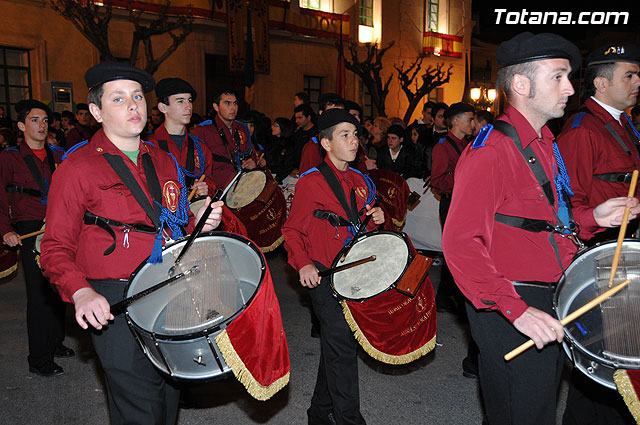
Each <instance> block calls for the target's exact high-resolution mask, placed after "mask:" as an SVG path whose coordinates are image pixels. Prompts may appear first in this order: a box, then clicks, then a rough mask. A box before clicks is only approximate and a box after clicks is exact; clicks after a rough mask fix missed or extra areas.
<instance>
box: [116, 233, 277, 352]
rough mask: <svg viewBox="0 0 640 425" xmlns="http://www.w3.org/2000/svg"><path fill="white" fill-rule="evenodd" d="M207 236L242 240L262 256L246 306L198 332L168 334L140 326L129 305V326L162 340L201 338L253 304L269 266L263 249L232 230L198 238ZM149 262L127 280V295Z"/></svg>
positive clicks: (167, 246) (201, 235) (169, 245)
mask: <svg viewBox="0 0 640 425" xmlns="http://www.w3.org/2000/svg"><path fill="white" fill-rule="evenodd" d="M205 236H227V237H230V238H231V239H237V240H239V241H240V242H243V243H246V244H247V245H248V246H249V248H251V249H253V250H254V251H255V252H256V253H257V254H258V257H259V258H260V270H261V273H260V282H259V284H258V286H257V288H256V291H255V292H254V293H253V294H252V295H251V297H250V298H249V300H247V302H246V304H245V308H243V309H242V310H239V311H237V312H236V313H235V314H233V315H232V316H230V317H228V318H227V319H226V320H224V321H223V322H221V323H218V324H216V325H214V326H211V327H209V328H205V329H202V330H200V331H197V332H190V333H185V334H172V335H166V334H162V333H157V332H151V331H149V330H148V329H145V328H143V327H142V326H140V325H139V324H137V323H136V322H135V320H133V318H132V317H131V316H130V315H129V307H127V308H126V309H125V314H126V316H127V318H128V319H129V320H127V324H128V325H129V327H134V328H135V330H140V331H141V332H142V333H145V334H147V335H150V336H152V337H154V338H155V339H161V340H162V341H188V340H191V339H194V338H199V337H203V336H208V335H212V334H215V333H216V332H218V331H219V330H222V329H225V328H226V327H227V325H228V324H229V323H231V322H233V321H234V320H235V319H236V317H238V316H239V315H240V314H241V313H242V312H243V311H245V310H246V309H247V307H249V305H251V303H252V302H253V299H254V298H255V296H256V295H257V294H258V291H259V290H260V287H261V286H262V283H263V282H264V278H265V276H266V274H267V267H266V264H267V262H266V260H265V258H264V254H263V253H262V251H261V250H260V248H259V247H258V246H257V245H256V244H255V242H253V241H252V240H250V239H249V238H245V237H244V236H242V235H238V234H236V233H230V232H223V231H220V230H212V231H210V232H203V233H200V234H199V235H198V236H197V237H196V239H198V238H200V237H205ZM186 239H187V237H183V238H180V239H178V240H176V241H173V242H171V243H169V244H167V245H165V246H164V247H163V250H164V249H167V248H169V247H171V246H173V245H175V244H177V243H181V242H183V241H185V240H186ZM146 264H147V260H144V261H143V262H142V263H140V265H139V266H138V267H137V268H136V269H135V270H134V272H133V273H132V274H131V276H129V280H128V281H127V285H126V286H125V289H124V294H125V297H126V294H127V293H128V292H129V287H130V286H131V282H132V281H133V279H134V278H135V277H136V276H137V274H138V273H139V272H140V270H142V268H143V267H144V266H145V265H146Z"/></svg>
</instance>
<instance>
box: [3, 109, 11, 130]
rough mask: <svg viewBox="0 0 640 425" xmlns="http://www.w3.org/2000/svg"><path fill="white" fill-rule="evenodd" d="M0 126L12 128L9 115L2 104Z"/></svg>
mask: <svg viewBox="0 0 640 425" xmlns="http://www.w3.org/2000/svg"><path fill="white" fill-rule="evenodd" d="M0 128H8V129H13V122H12V121H11V117H10V116H8V115H7V114H6V113H5V111H4V107H2V106H0Z"/></svg>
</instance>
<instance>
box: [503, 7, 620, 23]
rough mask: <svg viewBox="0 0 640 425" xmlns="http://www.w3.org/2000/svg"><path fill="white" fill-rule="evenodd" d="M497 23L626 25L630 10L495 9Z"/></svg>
mask: <svg viewBox="0 0 640 425" xmlns="http://www.w3.org/2000/svg"><path fill="white" fill-rule="evenodd" d="M494 12H495V13H496V24H502V23H504V24H508V25H518V24H519V25H617V24H621V25H626V24H627V23H628V22H629V12H580V13H579V14H578V15H577V16H576V15H575V14H574V13H573V12H536V11H528V10H527V9H522V10H519V11H507V9H494Z"/></svg>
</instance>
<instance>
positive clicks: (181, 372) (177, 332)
mask: <svg viewBox="0 0 640 425" xmlns="http://www.w3.org/2000/svg"><path fill="white" fill-rule="evenodd" d="M185 243H186V239H183V240H180V241H177V242H175V243H173V244H170V245H168V246H166V247H165V248H164V250H163V252H162V260H163V261H162V263H158V264H148V263H143V264H141V265H140V267H138V268H137V269H136V271H135V272H134V273H133V274H132V275H131V278H130V279H129V283H128V285H127V288H126V295H125V296H126V297H130V296H132V295H135V294H137V293H139V292H141V291H143V290H145V289H147V288H149V287H151V286H153V285H155V284H157V283H159V282H161V281H163V280H165V279H167V277H168V271H169V268H170V267H171V266H172V265H173V263H174V261H175V259H176V257H177V256H178V254H179V253H180V251H181V250H182V248H183V247H184V244H185ZM195 265H199V266H200V269H199V273H197V274H195V275H193V276H189V277H187V278H183V279H180V280H178V281H176V282H174V283H171V284H169V285H167V286H165V287H163V288H162V289H159V290H158V291H156V292H153V293H151V294H150V295H148V296H146V297H144V298H141V299H140V300H138V301H136V302H134V303H133V304H131V305H130V306H129V307H128V308H127V311H126V320H127V323H128V325H129V328H130V329H131V331H132V332H133V334H134V336H135V338H136V340H137V341H138V343H139V344H140V346H141V347H142V350H143V351H144V353H145V355H146V356H147V357H148V358H149V360H150V361H151V362H152V363H153V364H154V366H155V367H157V368H158V369H159V370H160V371H162V372H163V373H165V374H167V375H169V376H171V377H173V378H175V379H179V380H207V379H211V378H215V377H218V376H221V375H223V374H226V373H227V372H229V371H230V370H231V368H230V367H229V366H228V365H227V364H226V362H225V360H224V358H223V356H222V353H221V352H220V349H219V348H218V346H217V344H216V336H217V335H218V334H219V333H220V332H222V331H223V330H224V329H225V328H226V327H227V326H228V325H229V324H230V323H231V322H232V321H233V320H234V319H235V318H236V317H237V316H238V315H239V314H240V313H241V312H242V311H244V309H245V308H246V307H247V306H248V305H249V303H250V302H251V300H252V298H253V296H254V295H255V294H256V293H257V292H258V289H259V287H260V285H261V284H262V281H263V280H264V277H265V271H266V265H265V262H264V258H263V256H262V254H261V253H260V251H259V249H258V247H257V246H255V244H253V243H252V242H251V241H249V240H247V239H245V238H243V237H241V236H238V235H234V234H231V233H223V232H210V233H205V234H202V235H201V236H199V237H197V238H196V239H195V240H194V241H193V245H192V246H191V248H189V251H187V253H186V254H185V256H184V257H183V258H182V260H181V262H180V264H179V265H178V267H177V270H176V273H180V272H184V271H186V270H189V269H190V268H192V267H193V266H195Z"/></svg>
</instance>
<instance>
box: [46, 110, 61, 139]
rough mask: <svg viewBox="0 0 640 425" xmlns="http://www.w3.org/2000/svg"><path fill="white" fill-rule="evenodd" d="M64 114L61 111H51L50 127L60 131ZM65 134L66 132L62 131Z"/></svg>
mask: <svg viewBox="0 0 640 425" xmlns="http://www.w3.org/2000/svg"><path fill="white" fill-rule="evenodd" d="M61 120H62V115H61V114H60V112H52V113H51V121H50V122H49V128H54V129H56V130H58V131H62V122H61ZM62 135H63V136H64V132H63V133H62Z"/></svg>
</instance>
